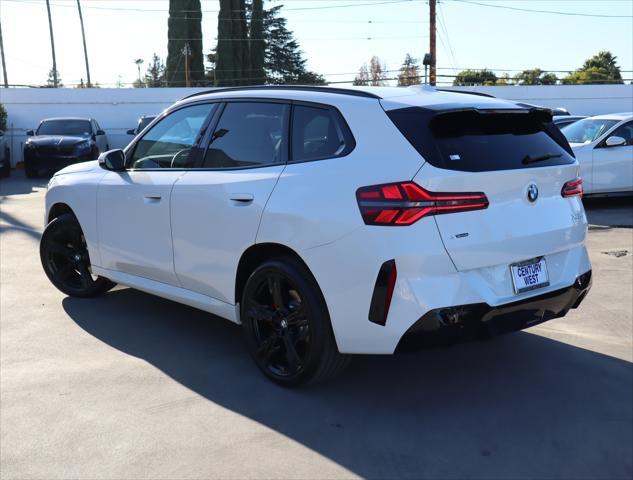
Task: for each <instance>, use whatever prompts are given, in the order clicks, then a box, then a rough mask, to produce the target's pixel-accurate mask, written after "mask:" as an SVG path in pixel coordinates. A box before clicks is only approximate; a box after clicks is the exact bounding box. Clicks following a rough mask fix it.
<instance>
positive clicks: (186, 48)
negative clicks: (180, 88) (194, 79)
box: [182, 42, 191, 87]
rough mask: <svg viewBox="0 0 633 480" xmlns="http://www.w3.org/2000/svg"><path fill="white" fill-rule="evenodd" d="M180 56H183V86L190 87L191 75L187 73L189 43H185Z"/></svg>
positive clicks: (189, 54) (189, 55) (188, 67)
mask: <svg viewBox="0 0 633 480" xmlns="http://www.w3.org/2000/svg"><path fill="white" fill-rule="evenodd" d="M182 54H183V55H184V56H185V86H187V87H190V86H191V75H190V72H189V69H190V62H189V58H190V57H191V46H190V45H189V42H187V43H185V47H184V48H183V49H182Z"/></svg>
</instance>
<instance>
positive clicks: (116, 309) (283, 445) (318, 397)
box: [0, 172, 633, 479]
mask: <svg viewBox="0 0 633 480" xmlns="http://www.w3.org/2000/svg"><path fill="white" fill-rule="evenodd" d="M46 182H47V180H46V179H41V180H39V181H30V180H26V179H25V178H24V176H23V175H22V174H21V172H13V174H12V177H11V178H10V179H3V180H1V181H0V232H1V233H0V317H1V318H0V476H1V478H3V479H14V478H15V479H26V478H41V479H70V478H77V479H78V478H95V479H97V478H98V479H101V478H104V479H106V478H108V479H115V478H116V479H122V478H125V479H150V478H151V479H159V478H165V479H166V478H170V479H171V478H356V477H369V478H459V479H463V478H499V479H509V478H569V479H581V478H587V479H589V478H591V479H595V478H627V479H628V478H631V476H632V475H633V459H632V457H633V369H632V363H631V362H632V361H633V345H632V338H633V282H632V280H633V261H632V260H633V229H631V227H633V202H632V201H631V200H595V201H588V202H587V208H588V210H587V211H588V217H589V220H590V223H591V224H592V226H591V228H590V231H589V240H588V245H589V249H590V255H591V258H592V262H593V269H594V270H593V271H594V285H593V289H592V291H591V292H590V294H589V296H588V297H587V299H586V300H585V302H584V304H583V305H582V307H581V308H580V309H579V310H576V311H573V312H571V313H570V314H569V315H568V316H567V317H565V318H563V319H558V320H553V321H550V322H547V323H545V324H543V325H540V326H537V327H533V328H531V329H529V330H527V331H525V332H520V333H516V334H512V335H508V336H505V337H499V338H497V339H494V340H492V341H486V342H481V343H475V344H468V345H461V346H455V347H452V348H449V349H438V350H432V351H426V352H421V353H416V354H409V355H400V356H389V357H372V356H359V357H357V358H355V359H354V361H353V363H352V365H351V367H350V368H349V369H348V370H347V371H346V373H345V375H343V376H342V377H341V378H338V379H336V380H335V381H333V382H331V383H328V384H326V385H322V386H316V387H312V388H307V389H303V390H295V391H293V390H286V389H283V388H280V387H277V386H275V385H273V384H271V383H270V382H268V381H267V380H266V379H265V378H264V377H263V376H262V375H261V374H260V373H259V372H258V371H257V370H256V367H255V366H254V364H253V363H252V362H251V360H250V359H249V358H248V357H247V354H246V351H245V349H244V347H243V345H242V342H241V337H240V332H239V328H238V327H237V326H234V325H232V324H230V323H228V322H226V321H223V320H220V319H217V318H214V317H212V316H210V315H208V314H206V313H204V312H200V311H197V310H194V309H191V308H188V307H184V306H181V305H178V304H175V303H172V302H169V301H167V300H161V299H158V298H155V297H151V296H149V295H146V294H144V293H141V292H138V291H134V290H131V289H128V288H117V289H115V290H114V291H112V292H110V293H108V294H107V295H105V296H103V297H100V298H96V299H90V300H79V299H73V298H69V297H65V296H64V295H63V294H62V293H60V292H59V291H57V290H56V289H55V288H54V287H53V286H52V285H51V284H50V283H49V282H48V280H47V279H46V277H45V275H44V273H43V272H42V270H41V267H40V264H39V256H38V241H39V236H40V232H41V230H42V219H43V197H44V192H45V185H46ZM121 235H125V232H123V231H122V232H121Z"/></svg>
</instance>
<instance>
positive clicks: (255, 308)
mask: <svg viewBox="0 0 633 480" xmlns="http://www.w3.org/2000/svg"><path fill="white" fill-rule="evenodd" d="M248 314H249V315H250V316H251V318H253V319H255V320H257V321H258V322H266V323H270V324H272V322H273V318H274V317H275V312H273V311H272V310H271V309H270V308H269V307H266V306H264V305H260V304H258V303H255V302H251V303H250V305H249V308H248Z"/></svg>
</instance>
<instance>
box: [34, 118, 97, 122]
mask: <svg viewBox="0 0 633 480" xmlns="http://www.w3.org/2000/svg"><path fill="white" fill-rule="evenodd" d="M50 120H84V121H86V122H89V121H90V120H92V119H91V118H86V117H51V118H44V119H43V120H42V122H48V121H50Z"/></svg>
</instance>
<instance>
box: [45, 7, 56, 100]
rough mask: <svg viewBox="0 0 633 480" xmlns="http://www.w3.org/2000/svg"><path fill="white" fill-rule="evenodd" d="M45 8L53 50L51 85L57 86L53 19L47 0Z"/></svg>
mask: <svg viewBox="0 0 633 480" xmlns="http://www.w3.org/2000/svg"><path fill="white" fill-rule="evenodd" d="M46 10H48V29H49V31H50V33H51V51H52V52H53V86H54V87H55V88H57V84H58V81H57V60H55V39H54V38H53V19H52V17H51V4H50V2H49V0H46Z"/></svg>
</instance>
